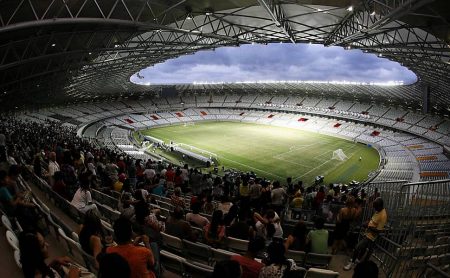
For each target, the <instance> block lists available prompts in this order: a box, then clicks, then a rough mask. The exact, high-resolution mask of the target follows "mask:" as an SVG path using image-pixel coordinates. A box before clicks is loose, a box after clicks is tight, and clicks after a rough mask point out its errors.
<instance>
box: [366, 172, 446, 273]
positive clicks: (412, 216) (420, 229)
mask: <svg viewBox="0 0 450 278" xmlns="http://www.w3.org/2000/svg"><path fill="white" fill-rule="evenodd" d="M375 188H377V189H378V192H379V193H380V196H381V198H383V200H384V206H385V208H386V210H387V213H388V223H387V225H386V229H385V232H384V233H383V234H382V235H381V236H380V237H379V238H378V239H377V241H376V245H375V246H376V247H375V250H374V254H373V257H374V258H375V259H376V260H378V261H379V265H380V266H381V268H382V269H383V271H384V272H385V274H386V276H387V277H421V275H422V273H424V271H425V269H426V268H427V264H433V265H434V266H436V267H437V268H441V267H443V266H447V265H449V264H450V180H441V181H432V182H418V183H408V184H404V183H403V184H402V183H400V182H386V183H372V184H368V185H366V191H367V192H368V196H371V194H373V192H374V191H375ZM372 213H373V210H372V208H371V203H370V202H367V204H366V208H365V210H364V215H363V221H367V220H369V219H370V217H371V215H372ZM447 271H448V270H447Z"/></svg>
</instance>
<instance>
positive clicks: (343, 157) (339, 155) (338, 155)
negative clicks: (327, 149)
mask: <svg viewBox="0 0 450 278" xmlns="http://www.w3.org/2000/svg"><path fill="white" fill-rule="evenodd" d="M331 159H336V160H340V161H344V160H347V159H348V157H347V156H346V155H345V153H344V152H343V151H342V149H337V150H335V151H334V152H333V157H332V158H331Z"/></svg>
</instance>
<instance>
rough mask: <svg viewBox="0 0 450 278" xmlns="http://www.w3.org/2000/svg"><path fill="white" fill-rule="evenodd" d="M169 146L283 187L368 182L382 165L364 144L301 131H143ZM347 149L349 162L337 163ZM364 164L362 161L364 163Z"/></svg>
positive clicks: (200, 126) (202, 126)
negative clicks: (205, 154) (209, 155)
mask: <svg viewBox="0 0 450 278" xmlns="http://www.w3.org/2000/svg"><path fill="white" fill-rule="evenodd" d="M141 132H142V134H144V135H151V136H153V137H156V138H159V139H161V140H164V142H166V143H168V142H169V141H174V142H176V143H184V144H188V145H191V146H195V147H197V148H200V149H204V150H207V151H210V152H213V153H215V154H217V155H218V160H219V164H220V166H224V167H225V168H234V169H239V170H242V171H253V172H255V173H256V174H257V175H258V176H261V177H266V178H268V179H278V180H280V181H284V180H285V179H286V177H289V176H290V177H292V178H293V179H294V180H295V181H297V180H302V181H303V182H305V183H306V184H307V185H308V184H310V183H311V182H312V181H313V180H314V178H315V177H316V176H317V175H323V176H325V183H330V182H334V183H347V182H349V181H352V180H357V181H364V180H365V179H367V176H368V174H369V173H370V172H371V171H374V170H376V169H377V167H378V164H379V159H380V157H379V154H378V152H377V151H376V150H375V149H373V148H370V147H368V146H366V145H364V144H360V143H354V142H351V141H347V140H343V139H339V138H335V137H331V136H326V135H321V134H317V133H313V132H307V131H301V130H297V129H290V128H282V127H274V126H267V125H259V124H248V123H238V122H204V123H195V125H188V126H184V125H175V126H166V127H160V128H152V129H149V130H145V131H141ZM337 149H342V150H343V151H344V153H345V154H346V155H347V156H348V158H349V159H348V160H346V161H344V162H342V161H339V160H332V159H331V157H332V154H333V151H335V150H337ZM360 157H361V158H362V160H361V161H360V160H359V158H360Z"/></svg>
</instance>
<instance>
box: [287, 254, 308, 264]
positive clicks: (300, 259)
mask: <svg viewBox="0 0 450 278" xmlns="http://www.w3.org/2000/svg"><path fill="white" fill-rule="evenodd" d="M286 258H289V259H293V260H294V261H295V263H296V264H297V265H298V266H304V265H305V259H306V253H305V252H304V251H295V250H287V251H286Z"/></svg>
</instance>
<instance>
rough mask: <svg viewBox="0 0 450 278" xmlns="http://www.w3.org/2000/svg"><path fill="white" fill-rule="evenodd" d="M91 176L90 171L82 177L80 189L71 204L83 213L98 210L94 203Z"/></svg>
mask: <svg viewBox="0 0 450 278" xmlns="http://www.w3.org/2000/svg"><path fill="white" fill-rule="evenodd" d="M89 176H90V172H89V171H86V172H84V173H82V174H81V175H80V187H79V188H78V190H77V191H76V192H75V195H74V196H73V198H72V202H71V204H72V205H73V206H74V207H76V208H77V209H78V210H79V211H81V212H82V213H86V212H87V211H89V210H97V206H96V205H95V204H94V203H93V202H92V196H91V192H90V188H91V184H90V181H89Z"/></svg>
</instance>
